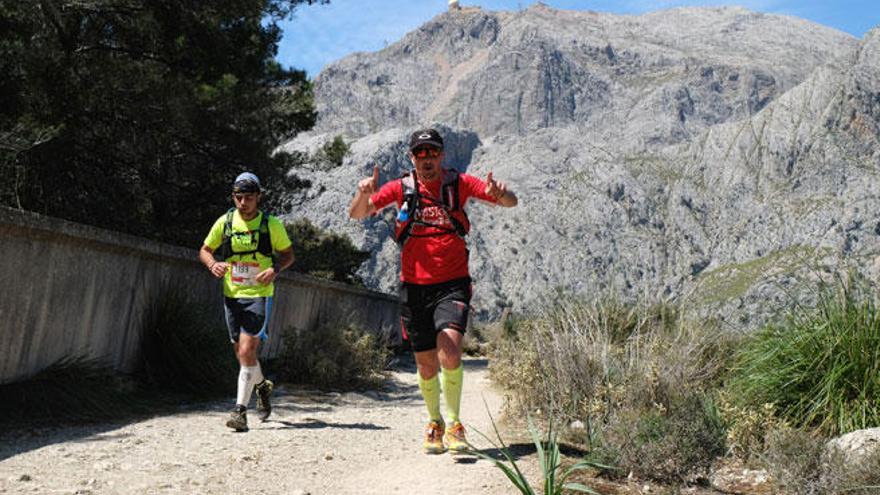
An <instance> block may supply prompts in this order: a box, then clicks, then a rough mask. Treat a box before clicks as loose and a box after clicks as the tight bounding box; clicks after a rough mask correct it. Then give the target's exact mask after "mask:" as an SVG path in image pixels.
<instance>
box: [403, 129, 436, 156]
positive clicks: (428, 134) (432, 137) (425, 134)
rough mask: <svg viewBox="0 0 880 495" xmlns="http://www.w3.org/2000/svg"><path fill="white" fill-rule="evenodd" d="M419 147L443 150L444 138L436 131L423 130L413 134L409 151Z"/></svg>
mask: <svg viewBox="0 0 880 495" xmlns="http://www.w3.org/2000/svg"><path fill="white" fill-rule="evenodd" d="M419 146H433V147H435V148H440V149H443V138H442V137H440V133H439V132H437V131H435V130H434V129H422V130H419V131H416V132H414V133H412V136H410V138H409V150H410V151H412V150H414V149H416V148H418V147H419Z"/></svg>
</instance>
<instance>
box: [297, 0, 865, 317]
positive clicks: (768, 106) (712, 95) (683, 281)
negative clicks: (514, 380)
mask: <svg viewBox="0 0 880 495" xmlns="http://www.w3.org/2000/svg"><path fill="white" fill-rule="evenodd" d="M878 45H880V29H876V28H875V29H874V30H873V31H871V32H870V33H868V34H867V35H866V36H865V38H864V39H863V40H857V39H855V38H853V37H851V36H849V35H847V34H844V33H841V32H838V31H835V30H832V29H829V28H824V27H822V26H819V25H816V24H812V23H809V22H807V21H804V20H800V19H796V18H791V17H784V16H776V15H765V14H758V13H754V12H750V11H748V10H745V9H742V8H717V9H709V8H683V9H673V10H667V11H661V12H656V13H651V14H645V15H640V16H620V15H611V14H601V13H595V12H580V11H577V12H576V11H561V10H554V9H550V8H548V7H546V6H543V5H542V4H537V5H535V6H533V7H530V8H528V9H526V10H523V11H519V12H487V11H483V10H481V9H478V8H470V9H462V10H461V11H454V12H448V13H443V14H441V15H438V16H437V17H435V18H434V19H433V20H431V21H429V22H428V23H426V24H425V25H423V26H422V27H420V28H419V29H417V30H415V31H413V32H411V33H409V34H407V35H406V36H405V37H404V38H403V39H402V40H400V41H399V42H397V43H394V44H392V45H390V46H388V47H387V48H385V49H384V50H382V51H379V52H376V53H359V54H354V55H352V56H349V57H347V58H345V59H342V60H340V61H338V62H336V63H334V64H332V65H330V66H328V67H327V68H326V69H325V70H324V71H323V72H321V74H320V75H319V76H318V77H317V79H316V98H317V104H318V109H319V112H320V118H319V123H318V125H317V126H316V129H315V130H314V131H312V132H311V133H309V134H306V135H301V136H298V137H297V138H296V139H295V140H294V141H292V142H290V143H287V144H286V145H285V146H284V147H285V148H286V149H292V150H300V151H305V152H314V151H315V150H316V149H317V148H318V147H319V146H321V145H322V144H323V143H325V142H327V141H329V140H331V139H332V138H333V137H335V136H337V135H343V136H344V137H345V138H346V140H347V141H349V142H351V153H350V155H349V156H347V157H346V159H345V161H344V163H343V164H342V166H339V167H336V168H330V169H327V168H326V167H318V166H316V167H314V169H313V170H308V171H301V170H297V171H295V172H296V173H297V174H299V175H301V176H303V177H304V178H308V179H310V180H311V181H313V183H314V187H312V188H311V190H309V191H308V192H306V193H303V194H301V195H299V196H297V197H295V198H292V199H294V202H295V204H296V206H295V207H294V209H293V211H291V212H290V214H289V215H290V216H294V217H295V216H305V217H308V218H309V219H310V220H312V221H313V222H314V223H316V224H318V225H320V226H322V227H324V228H330V229H333V230H337V231H342V232H345V233H347V234H349V235H350V236H351V237H352V238H353V240H354V241H355V242H356V243H357V244H359V245H361V246H364V247H365V248H367V249H370V250H371V251H372V252H373V253H374V256H373V257H372V259H371V260H370V261H369V262H368V264H367V265H366V266H365V267H364V269H363V274H364V276H365V277H366V279H367V280H368V283H370V284H371V285H373V286H374V287H377V288H380V289H382V290H387V291H391V290H394V287H395V280H396V273H397V256H398V252H397V247H396V245H395V243H394V242H393V240H392V239H391V238H390V237H389V235H390V232H391V225H392V216H393V215H392V213H393V212H389V211H386V212H385V215H383V216H380V217H377V218H375V219H372V220H369V221H366V222H363V223H358V222H351V221H349V220H347V218H346V211H347V206H348V203H349V201H350V199H351V196H352V194H353V191H354V187H355V183H356V181H357V180H358V178H360V177H363V176H366V175H367V173H368V172H369V170H370V169H371V168H372V165H373V164H378V165H379V166H380V168H381V178H380V180H381V181H386V180H390V179H393V178H395V177H397V176H399V175H400V174H401V173H402V172H403V171H405V170H406V169H407V168H408V165H409V164H408V162H407V160H406V157H405V151H406V139H407V136H408V135H409V133H410V132H411V131H412V130H414V129H415V128H418V127H422V126H425V125H435V126H437V127H439V128H440V129H441V130H442V132H443V133H444V135H445V137H446V140H447V143H448V145H447V163H446V166H449V167H454V168H458V169H460V170H467V171H468V172H469V173H472V174H475V175H478V176H484V175H485V174H486V173H487V172H488V171H490V170H491V171H493V172H494V174H495V176H496V177H498V178H500V179H502V180H504V181H505V182H507V183H508V184H509V186H510V187H511V188H512V189H513V190H515V191H516V193H517V195H518V196H519V198H520V205H519V206H518V207H517V208H514V209H502V208H492V207H487V206H484V205H480V204H476V205H473V206H471V207H470V208H469V213H470V216H471V219H472V222H473V224H474V230H473V232H472V234H471V236H470V241H469V243H470V246H471V260H472V272H473V275H474V276H475V278H476V279H477V285H476V293H475V298H474V305H475V307H476V309H477V310H478V312H479V314H480V315H481V316H492V315H495V314H497V313H498V312H499V311H500V310H501V308H503V307H512V308H514V309H516V310H523V309H527V308H529V307H530V306H531V305H532V304H534V303H535V302H536V301H538V300H541V299H542V298H543V297H544V296H546V295H547V294H549V293H551V292H552V290H554V289H557V288H563V289H566V290H572V291H575V292H581V293H587V294H593V295H609V294H613V295H615V296H617V297H622V298H627V299H633V298H641V299H645V300H649V301H656V300H659V299H675V300H676V301H678V302H680V303H682V304H684V305H685V306H687V307H692V308H694V309H696V310H697V311H698V314H702V315H712V316H713V317H718V318H720V319H722V320H724V321H726V322H728V323H729V324H731V325H734V326H751V325H754V324H755V323H756V322H760V321H763V320H764V319H766V318H767V317H768V315H770V314H772V313H773V311H774V310H775V309H776V307H777V306H778V305H784V304H786V303H790V302H791V298H792V297H793V295H792V294H794V293H795V292H797V291H796V290H794V289H793V288H794V287H798V286H799V285H800V281H802V280H803V279H804V278H807V279H812V278H816V277H822V276H826V274H827V273H828V272H829V271H833V270H835V269H840V268H842V267H844V266H847V267H849V266H853V267H857V268H858V269H860V270H861V271H862V272H863V273H865V274H866V275H867V276H869V277H870V278H871V279H872V280H876V278H877V275H878V273H880V263H877V264H875V261H874V260H875V258H876V257H877V254H878V248H880V215H878V213H877V210H878V208H877V207H878V206H880V204H878V203H880V200H878V198H877V195H876V193H875V191H877V190H878V188H877V186H878V178H877V172H878V169H880V146H878V145H880V55H878V54H880V50H878V48H880V47H878Z"/></svg>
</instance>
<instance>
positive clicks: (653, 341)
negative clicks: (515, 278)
mask: <svg viewBox="0 0 880 495" xmlns="http://www.w3.org/2000/svg"><path fill="white" fill-rule="evenodd" d="M510 322H511V323H510V326H509V328H508V329H507V330H506V331H504V332H500V336H499V337H498V340H497V341H496V342H493V343H492V345H491V357H492V360H491V361H490V371H491V373H492V376H493V378H494V379H495V380H496V381H497V382H499V383H500V384H501V385H504V386H505V387H506V389H507V391H508V393H509V395H510V398H511V399H512V402H511V403H512V405H513V406H514V408H515V410H514V411H513V412H514V413H517V414H522V413H527V412H530V411H534V410H536V409H547V408H549V409H550V411H551V412H552V413H554V414H555V415H558V416H559V417H561V418H564V419H565V420H568V421H572V420H578V419H579V420H588V422H589V423H590V424H600V423H602V422H604V421H605V420H606V419H607V418H608V417H609V415H610V414H611V413H613V412H614V411H615V410H617V409H619V408H633V407H636V408H648V409H650V408H651V407H653V406H654V404H662V405H668V403H669V401H670V400H672V399H673V398H675V397H677V396H678V395H680V394H679V392H680V391H682V390H689V391H690V392H692V393H698V392H701V391H705V390H709V389H713V388H714V387H716V386H717V384H718V383H719V381H720V380H721V377H722V372H723V371H725V369H726V367H727V365H728V363H729V356H730V348H731V346H732V343H733V340H732V338H731V337H730V336H728V335H726V334H724V333H722V332H720V331H719V330H718V329H717V328H715V327H712V326H703V325H696V324H691V323H688V322H685V321H682V320H681V319H679V317H678V315H677V312H676V311H675V309H674V308H670V307H668V306H664V305H655V306H650V307H640V306H632V305H624V304H620V303H617V302H614V301H596V302H581V301H577V300H572V299H562V300H559V301H556V302H555V303H554V305H553V306H552V308H551V309H549V310H546V311H544V312H543V313H542V314H540V315H538V316H536V317H532V318H520V319H513V318H512V319H510Z"/></svg>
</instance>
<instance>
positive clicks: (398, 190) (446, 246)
mask: <svg viewBox="0 0 880 495" xmlns="http://www.w3.org/2000/svg"><path fill="white" fill-rule="evenodd" d="M442 184H443V181H442V180H441V179H439V178H438V179H437V180H435V181H433V182H428V183H424V182H422V181H421V180H419V196H420V197H421V198H423V199H422V200H421V201H420V203H421V204H422V206H421V208H420V211H421V213H422V218H421V220H422V221H423V222H425V223H430V224H433V225H437V226H438V227H440V228H434V227H431V226H425V225H421V224H415V225H413V227H412V231H411V235H410V237H409V239H407V241H406V242H405V243H404V245H403V251H402V252H401V253H400V265H401V269H400V280H402V281H404V282H407V283H410V284H420V285H425V284H439V283H441V282H446V281H449V280H454V279H457V278H464V277H468V276H469V272H468V252H467V245H466V244H465V242H464V239H462V238H461V237H459V236H458V235H457V234H456V233H455V232H454V230H455V228H454V227H453V225H452V223H451V222H450V221H449V217H448V213H447V212H446V210H445V209H444V208H443V207H442V206H437V205H436V203H439V204H442V201H440V188H441V186H442ZM426 197H427V198H435V199H436V200H437V201H436V202H435V201H430V200H428V201H425V200H424V198H426ZM458 197H459V205H460V207H461V208H462V209H464V206H465V203H467V200H468V199H469V198H476V199H480V200H483V201H487V202H489V203H492V204H494V203H495V202H496V201H495V200H494V199H493V198H492V197H491V196H488V195H487V194H486V183H485V182H483V181H482V180H481V179H479V178H477V177H474V176H473V175H468V174H459V176H458ZM370 201H371V202H372V203H373V206H375V207H376V210H381V209H382V208H385V207H386V206H388V205H390V204H391V203H392V202H393V203H395V204H396V205H397V208H400V206H401V205H402V204H403V184H402V183H401V181H400V180H393V181H391V182H386V183H385V185H383V186H382V187H381V188H380V189H379V190H378V191H376V192H375V193H374V194H373V195H372V196H370ZM411 214H412V213H411ZM450 230H452V232H449V231H450ZM434 233H440V234H441V235H430V236H428V237H419V236H423V235H426V234H434Z"/></svg>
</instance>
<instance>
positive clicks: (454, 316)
mask: <svg viewBox="0 0 880 495" xmlns="http://www.w3.org/2000/svg"><path fill="white" fill-rule="evenodd" d="M400 302H401V304H402V305H403V306H402V307H401V310H400V325H401V329H402V330H403V335H404V338H405V339H407V340H409V342H410V345H411V346H412V349H413V350H414V351H416V352H421V351H429V350H431V349H434V348H436V347H437V334H438V333H439V332H440V331H441V330H443V329H446V328H451V329H453V330H456V331H458V332H460V333H462V334H464V333H465V331H466V330H467V320H468V313H470V311H469V310H470V304H471V279H470V278H468V277H466V278H459V279H455V280H450V281H448V282H443V283H439V284H432V285H416V284H407V283H403V284H401V286H400Z"/></svg>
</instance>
